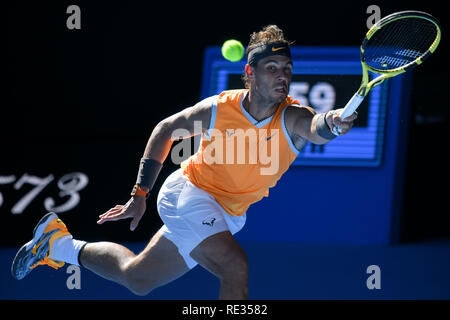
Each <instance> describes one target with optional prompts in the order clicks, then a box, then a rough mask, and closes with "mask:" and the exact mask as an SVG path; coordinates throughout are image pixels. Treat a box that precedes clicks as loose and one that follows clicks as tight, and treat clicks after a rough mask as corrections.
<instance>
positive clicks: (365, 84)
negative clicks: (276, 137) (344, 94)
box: [333, 10, 441, 135]
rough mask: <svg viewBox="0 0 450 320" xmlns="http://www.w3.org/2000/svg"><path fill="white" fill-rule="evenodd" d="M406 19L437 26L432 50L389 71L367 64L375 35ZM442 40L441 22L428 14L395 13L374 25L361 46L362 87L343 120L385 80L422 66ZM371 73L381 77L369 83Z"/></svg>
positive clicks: (350, 102) (346, 108) (410, 11)
mask: <svg viewBox="0 0 450 320" xmlns="http://www.w3.org/2000/svg"><path fill="white" fill-rule="evenodd" d="M405 18H421V19H425V20H428V21H430V22H432V23H433V24H434V25H435V26H436V30H437V34H436V38H435V39H434V41H433V43H432V44H431V46H430V48H429V49H428V50H427V51H425V53H424V54H423V55H421V56H420V57H418V58H416V59H415V60H414V61H411V62H410V63H408V64H406V65H404V66H401V67H398V68H394V69H389V70H380V69H376V68H373V67H370V66H369V65H368V64H367V63H366V62H365V57H364V48H365V46H366V44H367V42H368V41H369V40H370V39H371V38H372V37H373V35H374V34H375V33H376V32H377V31H378V30H380V29H381V28H383V27H384V26H386V25H387V24H389V23H391V22H394V21H396V20H399V19H405ZM440 40H441V28H440V26H439V22H438V21H437V20H436V19H435V18H434V17H433V16H432V15H430V14H428V13H426V12H421V11H413V10H408V11H401V12H396V13H393V14H390V15H388V16H386V17H384V18H383V19H381V20H380V21H378V22H377V23H376V24H374V25H373V26H372V27H371V28H370V29H369V31H367V33H366V36H365V37H364V40H363V42H362V44H361V46H360V58H361V66H362V80H361V85H360V87H359V89H358V91H357V92H356V93H355V94H354V95H353V97H352V98H351V99H350V100H349V101H348V103H347V104H346V106H345V107H344V110H343V111H342V113H341V119H345V118H347V117H348V116H350V115H352V114H353V113H354V112H355V111H356V109H357V108H358V107H359V105H360V104H361V103H362V101H363V100H364V98H365V97H366V96H367V95H368V94H369V92H370V90H372V89H373V88H374V87H376V86H377V85H379V84H381V83H383V81H384V80H386V79H389V78H392V77H395V76H397V75H399V74H402V73H404V72H406V71H408V70H410V69H412V68H413V67H415V66H417V65H420V64H422V63H423V62H424V61H425V60H426V59H427V58H428V57H429V56H430V55H431V54H432V53H433V52H434V51H435V50H436V48H437V47H438V45H439V42H440ZM369 71H371V72H373V73H376V74H379V76H378V77H376V78H375V79H373V80H371V81H369V80H370V79H369ZM341 132H342V129H341V128H340V127H338V126H335V127H333V133H334V134H335V135H340V134H341Z"/></svg>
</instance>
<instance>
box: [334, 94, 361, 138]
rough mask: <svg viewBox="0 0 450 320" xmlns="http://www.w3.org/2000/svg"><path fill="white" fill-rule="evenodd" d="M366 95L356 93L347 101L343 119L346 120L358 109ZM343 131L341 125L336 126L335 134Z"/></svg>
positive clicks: (342, 115)
mask: <svg viewBox="0 0 450 320" xmlns="http://www.w3.org/2000/svg"><path fill="white" fill-rule="evenodd" d="M364 98H365V96H362V95H359V94H358V93H355V94H354V95H353V97H352V98H351V99H350V100H349V102H347V104H346V106H345V107H344V110H343V111H342V113H341V119H342V120H344V119H345V118H347V117H348V116H351V115H352V114H353V112H355V110H356V109H358V107H359V105H360V104H361V102H363V100H364ZM341 132H342V129H341V127H338V126H335V127H334V128H333V133H334V134H335V135H337V136H338V135H340V134H341Z"/></svg>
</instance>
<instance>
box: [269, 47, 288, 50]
mask: <svg viewBox="0 0 450 320" xmlns="http://www.w3.org/2000/svg"><path fill="white" fill-rule="evenodd" d="M281 49H286V47H279V48H272V51H278V50H281Z"/></svg>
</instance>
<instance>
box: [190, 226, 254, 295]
mask: <svg viewBox="0 0 450 320" xmlns="http://www.w3.org/2000/svg"><path fill="white" fill-rule="evenodd" d="M190 256H191V257H192V258H193V259H194V260H195V261H197V262H198V263H199V264H200V265H201V266H202V267H204V268H205V269H207V270H208V271H210V272H211V273H213V274H214V275H216V276H217V277H218V278H219V279H220V283H221V286H220V295H219V298H220V299H227V300H230V299H232V300H236V299H247V298H248V259H247V255H246V253H245V251H244V250H243V249H242V248H241V247H240V246H239V244H238V243H237V241H236V240H235V239H234V237H233V236H232V234H231V233H230V232H229V231H224V232H220V233H217V234H214V235H212V236H210V237H208V238H206V239H205V240H203V241H202V242H201V243H200V244H199V245H198V246H197V247H196V248H194V250H192V252H191V253H190Z"/></svg>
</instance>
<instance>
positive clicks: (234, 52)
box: [222, 39, 244, 62]
mask: <svg viewBox="0 0 450 320" xmlns="http://www.w3.org/2000/svg"><path fill="white" fill-rule="evenodd" d="M222 55H223V57H224V58H225V59H227V60H229V61H231V62H236V61H239V60H241V59H242V57H243V56H244V46H243V45H242V43H241V42H240V41H238V40H233V39H231V40H227V41H225V42H224V44H223V45H222Z"/></svg>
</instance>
